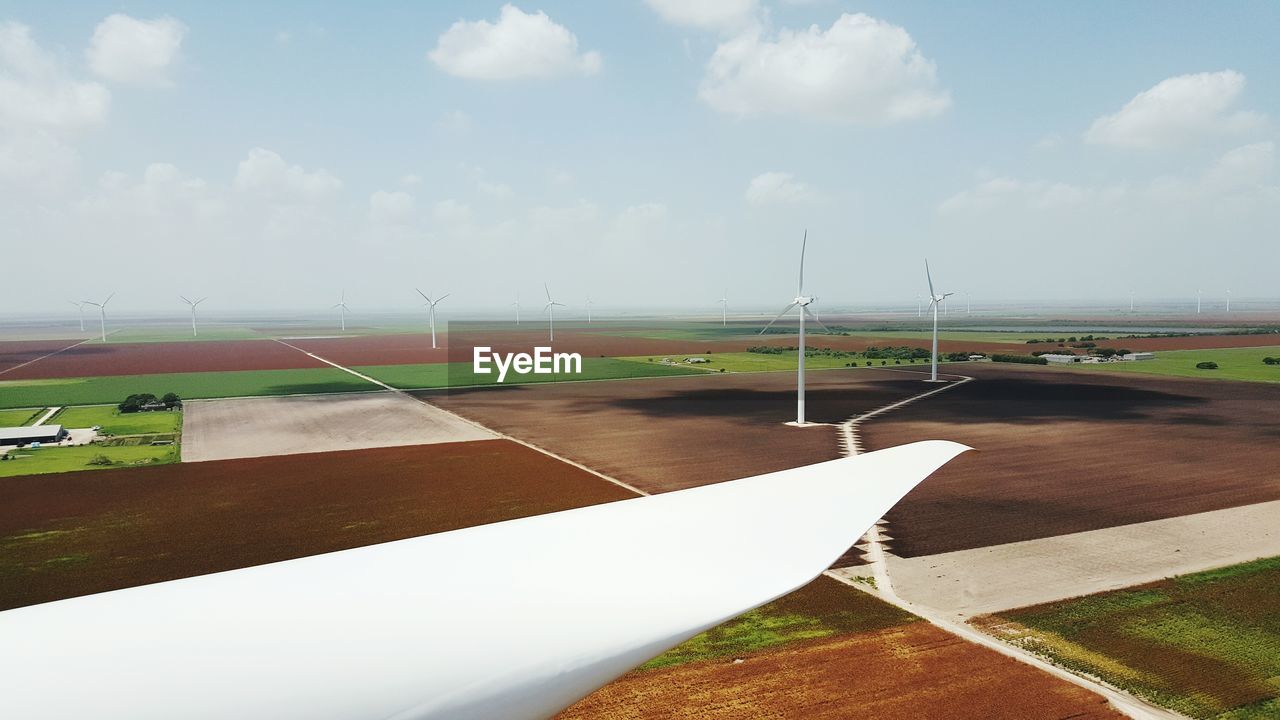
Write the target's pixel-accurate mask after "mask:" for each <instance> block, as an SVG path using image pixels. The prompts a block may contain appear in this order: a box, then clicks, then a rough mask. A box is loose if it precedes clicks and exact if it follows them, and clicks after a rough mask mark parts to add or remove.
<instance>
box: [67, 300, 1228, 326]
mask: <svg viewBox="0 0 1280 720" xmlns="http://www.w3.org/2000/svg"><path fill="white" fill-rule="evenodd" d="M68 302H70V304H72V305H74V306H76V309H77V310H79V311H81V332H84V306H86V305H88V301H87V300H79V301H77V300H68ZM1228 302H1230V300H1229V301H1228Z"/></svg>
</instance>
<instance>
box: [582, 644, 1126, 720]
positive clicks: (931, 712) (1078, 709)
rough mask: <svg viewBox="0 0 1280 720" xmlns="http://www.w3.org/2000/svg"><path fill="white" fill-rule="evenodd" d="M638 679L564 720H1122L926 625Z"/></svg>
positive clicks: (599, 695) (597, 696)
mask: <svg viewBox="0 0 1280 720" xmlns="http://www.w3.org/2000/svg"><path fill="white" fill-rule="evenodd" d="M741 659H742V662H740V663H735V662H733V660H729V659H717V660H709V661H704V662H698V663H692V664H689V665H680V666H675V667H668V668H662V669H658V670H644V671H638V672H633V673H631V674H629V675H627V676H625V677H623V678H622V679H620V680H618V681H616V682H614V683H612V684H610V685H606V686H605V687H604V688H602V689H600V690H598V691H597V692H596V693H594V694H593V695H590V696H588V697H587V698H586V699H585V700H582V701H581V702H579V703H578V704H577V705H574V706H573V707H571V708H569V709H568V710H566V711H565V712H564V713H562V714H560V715H559V716H557V717H558V718H559V720H572V719H576V718H584V719H585V718H593V719H595V720H630V719H633V718H634V719H636V720H639V719H641V718H698V719H699V720H715V719H724V720H730V719H732V720H740V719H744V718H778V719H782V718H787V719H790V718H805V720H823V719H827V718H829V719H830V720H847V719H848V718H876V719H877V720H919V718H974V719H977V718H982V719H983V720H992V719H994V720H1025V719H1026V718H1038V719H1040V718H1043V719H1051V718H1060V719H1062V720H1066V719H1067V718H1071V719H1072V720H1084V719H1086V718H1108V719H1110V718H1116V719H1119V718H1123V717H1124V716H1123V715H1121V714H1120V713H1118V712H1116V711H1115V710H1113V709H1112V708H1111V707H1110V706H1109V705H1108V704H1107V703H1106V701H1105V700H1104V699H1102V698H1101V697H1099V696H1097V695H1094V694H1093V693H1090V692H1089V691H1087V690H1085V689H1083V688H1080V687H1077V686H1075V685H1072V684H1070V683H1067V682H1065V681H1063V680H1058V679H1056V678H1054V677H1052V676H1051V675H1049V674H1047V673H1044V672H1042V671H1040V670H1036V669H1035V668H1032V667H1031V666H1029V665H1024V664H1023V663H1020V662H1018V661H1016V660H1013V659H1011V658H1008V657H1005V656H1003V655H1000V654H998V653H996V652H995V651H993V650H988V649H986V648H983V647H979V646H977V645H973V644H970V643H967V642H965V641H963V640H961V639H959V638H957V637H955V636H953V635H949V634H947V633H946V632H944V631H942V630H940V629H938V628H936V627H934V626H932V625H929V624H927V623H923V622H917V623H912V624H909V625H903V626H899V627H895V628H890V629H886V630H879V631H876V632H870V633H861V634H855V635H847V636H841V637H837V638H834V639H823V640H818V641H812V642H806V643H802V644H798V645H789V646H785V647H781V648H775V649H768V650H763V651H760V652H757V653H752V654H749V655H746V656H745V657H743V658H741Z"/></svg>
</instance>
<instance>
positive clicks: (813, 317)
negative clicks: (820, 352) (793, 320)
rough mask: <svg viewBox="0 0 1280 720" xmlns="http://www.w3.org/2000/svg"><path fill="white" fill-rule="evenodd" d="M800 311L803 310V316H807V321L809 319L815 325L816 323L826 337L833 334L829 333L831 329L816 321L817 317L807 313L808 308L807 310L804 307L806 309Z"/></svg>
mask: <svg viewBox="0 0 1280 720" xmlns="http://www.w3.org/2000/svg"><path fill="white" fill-rule="evenodd" d="M802 309H803V310H804V314H805V315H807V316H808V317H809V319H810V320H812V321H814V322H815V323H817V324H818V327H820V328H822V329H823V330H824V331H825V332H826V333H827V334H828V335H831V334H833V333H832V332H831V329H830V328H828V327H827V326H826V325H823V324H822V321H821V320H819V319H818V316H817V315H815V314H814V313H811V312H809V308H807V307H806V308H802Z"/></svg>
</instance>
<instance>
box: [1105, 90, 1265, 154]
mask: <svg viewBox="0 0 1280 720" xmlns="http://www.w3.org/2000/svg"><path fill="white" fill-rule="evenodd" d="M1244 86H1245V77H1244V75H1242V74H1240V73H1238V72H1236V71H1234V70H1223V71H1221V72H1204V73H1196V74H1194V75H1178V76H1176V77H1171V78H1168V79H1166V80H1162V81H1160V82H1159V83H1158V84H1156V86H1155V87H1153V88H1151V89H1149V90H1144V91H1142V92H1140V93H1138V95H1137V96H1136V97H1134V98H1133V99H1132V100H1130V101H1129V102H1128V103H1126V104H1125V106H1124V107H1122V108H1120V111H1119V112H1117V113H1115V114H1113V115H1104V116H1102V117H1100V118H1098V119H1097V120H1094V121H1093V124H1092V125H1091V126H1090V127H1089V130H1088V132H1086V133H1085V136H1084V137H1085V141H1086V142H1089V143H1093V144H1096V145H1112V146H1116V147H1128V148H1144V149H1159V148H1168V147H1176V146H1179V145H1184V144H1186V143H1188V142H1190V141H1193V140H1196V139H1197V138H1200V137H1203V136H1206V135H1219V134H1231V133H1237V132H1242V131H1247V130H1251V129H1255V128H1258V127H1260V126H1261V125H1262V124H1263V123H1264V122H1265V117H1264V116H1262V115H1260V114H1258V113H1254V112H1245V111H1235V112H1233V111H1232V107H1233V106H1234V105H1235V104H1236V101H1237V100H1239V98H1240V94H1241V92H1243V91H1244Z"/></svg>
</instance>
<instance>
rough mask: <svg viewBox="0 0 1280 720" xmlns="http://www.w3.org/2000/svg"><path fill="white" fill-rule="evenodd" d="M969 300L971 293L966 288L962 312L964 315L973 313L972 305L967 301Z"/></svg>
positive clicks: (971, 296)
mask: <svg viewBox="0 0 1280 720" xmlns="http://www.w3.org/2000/svg"><path fill="white" fill-rule="evenodd" d="M971 300H973V293H971V292H969V291H968V290H966V291H965V292H964V314H965V315H972V314H973V307H972V306H971V305H970V304H969V301H971Z"/></svg>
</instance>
